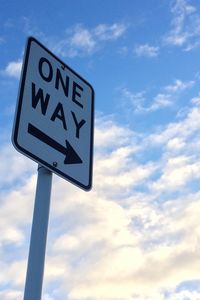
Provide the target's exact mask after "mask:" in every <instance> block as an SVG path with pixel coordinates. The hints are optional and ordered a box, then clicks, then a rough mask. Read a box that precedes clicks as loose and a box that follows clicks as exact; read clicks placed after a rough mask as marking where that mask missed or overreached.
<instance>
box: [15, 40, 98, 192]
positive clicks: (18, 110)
mask: <svg viewBox="0 0 200 300" xmlns="http://www.w3.org/2000/svg"><path fill="white" fill-rule="evenodd" d="M32 42H35V43H37V44H38V45H39V46H40V47H42V48H43V49H44V50H45V51H46V52H48V53H49V54H50V55H51V56H53V57H54V58H55V59H56V60H57V61H59V62H60V63H61V64H62V65H63V66H65V68H67V69H68V70H70V71H71V72H72V73H74V75H76V76H77V77H79V78H80V79H81V80H82V81H84V83H85V84H86V85H87V86H89V87H90V89H91V91H92V98H91V132H90V158H89V183H88V185H84V184H82V183H81V182H79V181H78V180H76V179H74V178H72V177H70V176H69V175H67V174H65V173H63V172H62V171H60V170H59V169H57V168H55V167H54V166H53V165H50V164H49V163H47V162H46V161H44V160H42V159H41V158H39V157H37V156H36V155H34V154H32V153H31V152H29V151H27V150H26V149H24V148H23V147H21V146H20V145H19V144H18V132H19V121H20V116H21V109H22V101H23V95H24V86H25V80H26V74H27V66H28V60H29V54H30V48H31V43H32ZM12 143H13V145H14V147H15V148H16V149H17V150H18V151H19V152H20V153H22V154H24V155H26V156H28V157H29V158H31V159H33V160H34V161H36V162H37V163H39V164H41V165H43V166H44V167H47V168H48V169H49V170H50V171H52V172H54V173H56V174H57V175H59V176H61V177H62V178H64V179H66V180H68V181H70V182H71V183H74V184H75V185H76V186H78V187H81V188H82V189H84V190H86V191H89V190H90V189H91V188H92V170H93V143H94V89H93V87H92V86H91V84H90V83H88V82H87V81H86V80H85V79H84V78H82V77H81V76H80V75H79V74H78V73H76V72H75V71H74V70H72V69H71V68H70V67H69V66H68V65H66V64H65V63H64V62H63V61H62V60H60V59H59V58H58V57H57V56H56V55H55V54H53V53H52V52H51V51H50V50H48V49H47V48H46V47H45V46H44V45H42V44H41V43H40V42H39V41H37V40H36V39H35V38H34V37H29V38H28V40H27V47H26V52H25V55H24V62H23V67H22V72H21V80H20V85H19V95H18V103H17V106H16V112H15V120H14V126H13V134H12Z"/></svg>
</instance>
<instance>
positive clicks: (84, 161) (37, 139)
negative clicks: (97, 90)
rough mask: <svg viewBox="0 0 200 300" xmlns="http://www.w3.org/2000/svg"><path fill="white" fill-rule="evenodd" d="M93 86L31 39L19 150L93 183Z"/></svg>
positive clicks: (16, 140) (86, 184)
mask: <svg viewBox="0 0 200 300" xmlns="http://www.w3.org/2000/svg"><path fill="white" fill-rule="evenodd" d="M93 128H94V90H93V88H92V86H91V85H90V84H89V83H88V82H87V81H86V80H85V79H83V78H82V77H81V76H80V75H78V74H77V73H76V72H75V71H73V70H72V69H71V68H70V67H69V66H67V65H66V64H65V63H64V62H62V61H61V60H60V59H59V58H57V57H56V56H55V55H54V54H53V53H51V52H50V51H49V50H48V49H47V48H46V47H44V46H43V45H42V44H41V43H40V42H38V41H37V40H36V39H35V38H32V37H30V38H29V39H28V43H27V48H26V53H25V56H24V63H23V69H22V75H21V83H20V88H19V96H18V104H17V108H16V114H15V122H14V127H13V138H12V140H13V144H14V146H15V148H16V149H17V150H18V151H19V152H21V153H23V154H24V155H26V156H28V157H29V158H31V159H33V160H35V161H36V162H38V163H39V164H41V165H43V166H45V167H47V168H48V169H49V170H51V171H53V172H54V173H56V174H57V175H59V176H61V177H63V178H65V179H67V180H69V181H70V182H72V183H74V184H76V185H77V186H79V187H81V188H83V189H85V190H89V189H90V188H91V184H92V157H93Z"/></svg>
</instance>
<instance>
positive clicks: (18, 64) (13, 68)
mask: <svg viewBox="0 0 200 300" xmlns="http://www.w3.org/2000/svg"><path fill="white" fill-rule="evenodd" d="M21 68H22V61H21V60H18V61H11V62H9V63H8V65H7V66H6V68H5V70H3V71H1V73H2V74H4V75H6V76H9V77H14V78H19V77H20V73H21Z"/></svg>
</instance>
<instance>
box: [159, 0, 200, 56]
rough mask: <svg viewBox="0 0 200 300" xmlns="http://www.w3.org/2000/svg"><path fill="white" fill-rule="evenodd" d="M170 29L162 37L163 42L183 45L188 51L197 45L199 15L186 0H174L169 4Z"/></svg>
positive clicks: (198, 38)
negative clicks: (170, 14) (170, 15)
mask: <svg viewBox="0 0 200 300" xmlns="http://www.w3.org/2000/svg"><path fill="white" fill-rule="evenodd" d="M171 13H172V21H171V30H170V31H169V33H167V34H166V36H165V37H164V42H165V43H166V44H169V45H174V46H179V47H180V46H181V47H182V46H184V50H185V51H190V50H192V49H193V48H195V47H198V46H199V42H200V15H199V14H198V12H197V9H196V7H195V6H194V5H191V4H190V2H189V1H187V0H174V1H172V6H171Z"/></svg>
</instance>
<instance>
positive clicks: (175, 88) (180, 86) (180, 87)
mask: <svg viewBox="0 0 200 300" xmlns="http://www.w3.org/2000/svg"><path fill="white" fill-rule="evenodd" d="M194 84H195V81H194V80H190V81H185V82H184V81H182V80H180V79H176V80H174V84H172V85H168V86H166V87H165V88H164V89H165V90H166V91H167V92H168V93H176V92H180V91H184V90H186V89H190V88H191V87H193V86H194Z"/></svg>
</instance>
